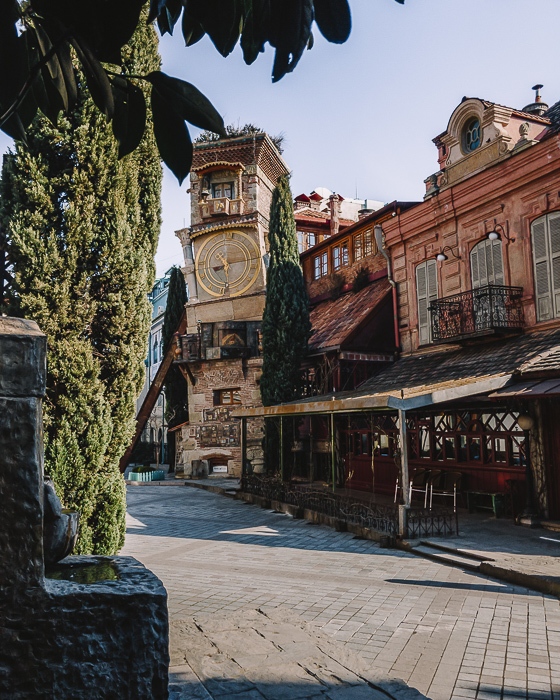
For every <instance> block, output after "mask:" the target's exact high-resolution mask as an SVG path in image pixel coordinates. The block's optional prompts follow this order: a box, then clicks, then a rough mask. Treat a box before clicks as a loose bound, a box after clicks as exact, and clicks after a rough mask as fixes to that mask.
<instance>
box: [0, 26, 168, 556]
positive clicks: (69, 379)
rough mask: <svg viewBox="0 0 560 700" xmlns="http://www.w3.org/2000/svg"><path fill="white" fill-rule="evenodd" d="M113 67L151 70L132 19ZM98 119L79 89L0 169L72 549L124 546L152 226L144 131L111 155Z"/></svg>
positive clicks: (20, 296) (147, 37)
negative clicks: (74, 523) (128, 455)
mask: <svg viewBox="0 0 560 700" xmlns="http://www.w3.org/2000/svg"><path fill="white" fill-rule="evenodd" d="M123 60H124V64H125V67H126V68H127V69H128V70H130V71H131V72H132V71H143V72H150V71H152V70H154V69H155V68H157V66H158V65H159V58H158V54H157V40H156V36H155V33H154V32H153V30H152V28H151V27H147V26H145V25H142V26H141V28H140V29H139V31H138V32H137V33H136V34H135V35H134V37H133V39H132V40H131V44H130V46H127V47H125V48H124V50H123ZM117 149H118V147H117V144H116V142H115V141H114V139H113V138H112V136H111V134H110V132H108V130H107V124H106V119H105V117H104V116H102V115H101V113H100V112H99V110H98V109H97V108H96V107H95V106H94V104H93V102H92V100H90V99H83V95H82V97H81V98H80V99H79V100H78V102H77V103H76V106H75V108H74V109H73V110H72V112H71V113H70V114H69V116H68V117H63V118H60V119H59V124H58V127H55V126H53V125H52V124H51V123H50V122H49V121H48V120H46V119H44V118H40V119H37V120H36V121H35V122H34V123H33V125H32V126H31V127H30V129H29V130H28V136H27V145H24V144H22V143H21V142H20V143H17V147H16V151H15V154H14V155H12V156H10V157H9V158H8V159H7V160H6V162H5V167H4V169H3V173H2V182H1V190H0V226H2V227H3V229H4V231H5V232H6V233H7V235H8V240H9V250H10V260H11V262H12V264H13V274H14V278H15V292H14V294H13V295H12V299H11V304H12V312H13V311H14V310H15V311H16V312H17V313H18V314H20V315H22V316H25V317H26V318H32V319H34V320H36V321H37V323H38V324H39V326H40V328H41V329H42V330H43V331H44V332H45V333H46V334H47V338H48V350H49V353H48V377H47V396H46V400H45V403H44V427H45V470H46V471H47V472H48V473H50V474H51V476H52V477H53V480H54V482H55V485H56V488H57V492H58V495H59V496H60V498H61V500H62V502H63V504H64V505H65V506H66V507H72V508H75V509H77V510H79V511H80V514H81V519H80V538H79V542H78V551H79V552H82V553H86V552H93V553H98V554H109V553H114V552H116V551H118V549H119V548H120V547H121V546H122V544H123V542H124V515H125V498H124V495H125V494H124V482H123V479H122V476H121V474H120V472H119V468H118V465H119V458H120V456H121V455H122V454H123V452H124V450H125V449H126V447H127V445H128V444H129V442H130V439H131V436H132V434H133V429H134V418H135V400H136V397H137V395H138V393H139V391H140V388H141V385H142V382H143V378H144V364H143V363H144V358H145V348H146V338H147V335H148V330H149V325H150V320H151V318H150V305H149V303H148V301H147V293H148V291H149V290H150V289H151V287H152V286H153V281H154V264H153V256H154V253H155V249H156V245H157V238H158V234H159V226H160V209H159V207H160V204H159V198H160V191H161V166H160V163H159V159H158V156H157V150H156V149H155V144H154V140H153V137H152V135H151V132H148V133H147V136H145V137H144V139H143V140H142V142H141V143H140V145H139V147H138V148H137V149H136V150H135V152H134V153H133V154H131V155H128V156H126V157H125V158H123V159H122V160H120V161H119V159H118V150H117Z"/></svg>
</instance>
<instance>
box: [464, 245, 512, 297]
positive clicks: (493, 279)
mask: <svg viewBox="0 0 560 700" xmlns="http://www.w3.org/2000/svg"><path fill="white" fill-rule="evenodd" d="M471 281H472V288H473V289H479V287H486V286H488V285H489V284H494V285H503V284H504V263H503V259H502V242H501V241H500V240H497V241H489V240H488V239H484V240H483V241H480V243H477V244H476V245H475V247H474V248H473V249H472V250H471Z"/></svg>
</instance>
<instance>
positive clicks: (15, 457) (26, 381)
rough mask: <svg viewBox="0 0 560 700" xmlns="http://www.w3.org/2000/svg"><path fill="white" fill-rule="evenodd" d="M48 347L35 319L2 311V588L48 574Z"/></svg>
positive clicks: (25, 583) (34, 582)
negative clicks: (45, 453) (45, 490)
mask: <svg viewBox="0 0 560 700" xmlns="http://www.w3.org/2000/svg"><path fill="white" fill-rule="evenodd" d="M46 350H47V339H46V336H45V335H44V334H43V333H41V331H40V330H39V327H38V326H37V324H36V323H35V322H34V321H26V320H23V319H17V318H7V317H0V455H1V457H0V498H1V506H0V588H4V587H6V589H10V588H11V587H17V588H20V587H21V588H26V587H28V586H36V585H39V582H40V581H41V580H42V578H43V440H42V420H41V404H42V397H43V395H44V393H45V381H46Z"/></svg>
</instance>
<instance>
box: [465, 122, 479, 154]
mask: <svg viewBox="0 0 560 700" xmlns="http://www.w3.org/2000/svg"><path fill="white" fill-rule="evenodd" d="M481 142H482V131H481V128H480V119H479V118H478V117H473V118H472V119H469V120H468V121H467V123H466V124H465V126H464V127H463V151H464V152H465V153H471V152H472V151H475V150H476V149H477V148H478V147H479V146H480V144H481Z"/></svg>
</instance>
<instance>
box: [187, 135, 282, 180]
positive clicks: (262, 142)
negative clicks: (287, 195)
mask: <svg viewBox="0 0 560 700" xmlns="http://www.w3.org/2000/svg"><path fill="white" fill-rule="evenodd" d="M217 161H221V162H226V163H232V164H236V165H237V164H239V163H242V164H243V165H252V164H256V165H258V166H259V167H260V168H261V169H262V170H263V172H264V173H265V174H266V175H267V177H268V178H269V179H270V180H271V181H272V182H274V183H275V182H276V181H277V180H278V178H279V177H280V176H281V175H283V174H285V173H287V172H289V170H288V166H287V165H286V163H285V162H284V160H283V159H282V157H281V155H280V153H279V152H278V150H277V148H276V146H275V145H274V144H273V143H272V141H271V140H270V137H269V136H268V135H267V134H265V133H262V134H251V135H250V136H238V137H235V138H231V139H221V140H219V141H208V142H204V143H195V144H194V154H193V169H194V170H196V169H197V168H200V167H201V166H204V165H209V164H211V163H214V162H217Z"/></svg>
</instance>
